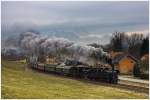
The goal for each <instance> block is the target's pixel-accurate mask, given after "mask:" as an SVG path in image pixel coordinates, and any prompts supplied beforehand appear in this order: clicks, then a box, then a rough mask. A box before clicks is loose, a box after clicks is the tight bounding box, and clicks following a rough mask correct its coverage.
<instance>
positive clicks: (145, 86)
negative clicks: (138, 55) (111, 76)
mask: <svg viewBox="0 0 150 100" xmlns="http://www.w3.org/2000/svg"><path fill="white" fill-rule="evenodd" d="M118 86H120V87H122V88H127V89H130V90H134V91H137V92H144V93H149V82H148V81H147V82H146V81H143V80H136V79H128V78H121V77H119V82H118Z"/></svg>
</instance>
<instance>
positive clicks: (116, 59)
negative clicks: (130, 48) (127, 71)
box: [111, 52, 138, 63]
mask: <svg viewBox="0 0 150 100" xmlns="http://www.w3.org/2000/svg"><path fill="white" fill-rule="evenodd" d="M111 57H112V59H113V62H114V63H118V62H119V61H120V60H122V59H123V58H125V57H129V58H131V59H132V60H134V61H135V62H137V61H138V60H137V59H136V58H135V57H133V56H132V55H130V54H124V53H123V52H118V53H117V52H115V53H112V55H111Z"/></svg>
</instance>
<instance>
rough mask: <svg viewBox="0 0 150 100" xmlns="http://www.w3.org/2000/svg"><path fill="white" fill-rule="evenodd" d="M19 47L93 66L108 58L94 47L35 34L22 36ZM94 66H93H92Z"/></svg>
mask: <svg viewBox="0 0 150 100" xmlns="http://www.w3.org/2000/svg"><path fill="white" fill-rule="evenodd" d="M19 45H20V48H21V49H24V50H26V51H29V52H30V53H31V54H35V55H38V56H39V55H40V54H41V52H42V55H46V56H47V55H49V54H53V55H54V56H57V57H61V56H63V59H64V60H65V59H74V60H78V61H80V62H83V63H86V64H89V65H91V64H92V63H91V62H92V61H95V60H100V59H101V58H104V57H107V53H106V52H104V51H103V50H102V48H94V47H92V46H82V45H79V44H76V43H74V42H72V41H69V40H67V39H64V38H56V37H47V36H41V35H40V34H36V33H33V32H25V33H23V34H21V35H20V40H19ZM92 65H93V64H92Z"/></svg>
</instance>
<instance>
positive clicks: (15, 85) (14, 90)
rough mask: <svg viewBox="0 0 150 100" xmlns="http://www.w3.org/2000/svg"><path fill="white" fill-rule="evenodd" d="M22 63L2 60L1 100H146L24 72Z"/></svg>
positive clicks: (77, 81)
mask: <svg viewBox="0 0 150 100" xmlns="http://www.w3.org/2000/svg"><path fill="white" fill-rule="evenodd" d="M24 66H25V63H23V62H11V61H3V60H2V88H1V89H2V98H13V99H16V98H45V99H46V98H49V99H55V98H57V99H60V98H63V99H66V98H68V99H73V98H78V99H79V98H84V99H94V98H97V99H98V98H103V99H104V98H107V99H113V98H138V99H140V98H142V99H143V98H148V95H146V94H140V93H136V92H133V91H127V90H124V89H119V88H115V87H114V88H113V87H109V86H104V85H99V84H94V83H92V82H89V83H88V82H85V81H80V80H75V79H71V78H65V77H59V76H56V75H50V74H44V73H39V72H37V71H34V70H30V69H28V70H25V68H24Z"/></svg>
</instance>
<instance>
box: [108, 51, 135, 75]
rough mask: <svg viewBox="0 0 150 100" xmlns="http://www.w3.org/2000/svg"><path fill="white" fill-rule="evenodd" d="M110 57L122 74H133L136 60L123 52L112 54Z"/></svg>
mask: <svg viewBox="0 0 150 100" xmlns="http://www.w3.org/2000/svg"><path fill="white" fill-rule="evenodd" d="M110 55H111V57H112V58H113V62H114V64H115V66H116V67H117V69H118V70H119V72H120V74H132V72H133V68H134V65H135V64H136V62H137V59H136V58H134V57H133V56H131V55H128V54H124V53H122V52H111V53H110Z"/></svg>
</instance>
